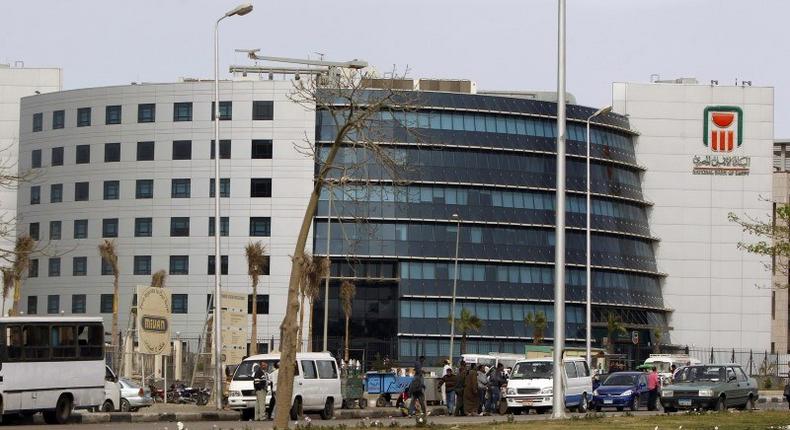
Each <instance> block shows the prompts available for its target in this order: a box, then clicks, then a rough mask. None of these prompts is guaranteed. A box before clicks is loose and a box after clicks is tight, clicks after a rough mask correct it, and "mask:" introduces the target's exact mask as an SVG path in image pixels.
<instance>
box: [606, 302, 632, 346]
mask: <svg viewBox="0 0 790 430" xmlns="http://www.w3.org/2000/svg"><path fill="white" fill-rule="evenodd" d="M626 333H628V331H627V330H626V329H625V326H624V325H623V323H622V321H620V317H619V316H617V315H616V314H614V313H613V312H609V313H607V314H606V335H607V336H608V337H609V344H608V345H607V349H608V350H609V353H610V354H614V336H615V335H616V334H626Z"/></svg>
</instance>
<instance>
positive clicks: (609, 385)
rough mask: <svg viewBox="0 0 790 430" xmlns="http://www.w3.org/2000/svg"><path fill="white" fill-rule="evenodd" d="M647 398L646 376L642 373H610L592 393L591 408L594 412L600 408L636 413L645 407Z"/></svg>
mask: <svg viewBox="0 0 790 430" xmlns="http://www.w3.org/2000/svg"><path fill="white" fill-rule="evenodd" d="M647 398H648V391H647V375H645V374H644V373H642V372H615V373H610V374H609V375H608V376H607V377H606V379H604V380H603V382H602V383H601V385H599V386H598V388H597V389H596V390H595V391H593V399H592V406H593V407H594V408H595V410H596V411H600V410H601V409H602V408H617V410H618V411H622V410H623V409H625V408H628V409H630V410H632V411H636V410H639V407H640V406H646V405H647Z"/></svg>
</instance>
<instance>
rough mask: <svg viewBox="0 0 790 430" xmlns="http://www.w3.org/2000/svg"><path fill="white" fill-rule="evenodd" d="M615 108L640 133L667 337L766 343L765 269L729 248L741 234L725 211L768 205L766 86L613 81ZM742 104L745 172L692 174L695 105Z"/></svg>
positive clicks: (700, 149) (750, 212)
mask: <svg viewBox="0 0 790 430" xmlns="http://www.w3.org/2000/svg"><path fill="white" fill-rule="evenodd" d="M613 104H614V110H615V111H616V112H618V113H622V114H626V115H629V117H630V121H631V127H632V128H633V129H634V130H635V131H637V132H638V133H640V135H639V137H638V139H637V144H636V154H637V161H638V162H639V163H640V164H642V165H644V166H645V167H646V168H647V171H646V172H645V173H644V177H643V180H642V186H643V190H644V194H645V198H646V199H647V200H649V201H652V202H653V203H655V206H654V207H653V208H652V209H651V210H650V211H649V213H650V225H651V229H652V232H653V235H655V236H657V237H658V238H660V239H661V241H660V242H659V243H658V244H657V245H656V257H657V262H658V269H659V271H661V272H664V273H666V274H667V277H666V279H665V280H664V282H663V294H664V299H665V305H666V306H667V307H668V308H671V309H672V310H673V311H674V312H672V314H671V318H670V325H671V326H672V328H673V330H672V332H671V337H672V339H671V341H672V343H674V344H688V345H694V346H698V347H705V348H707V347H711V346H713V347H723V348H755V349H758V350H764V349H769V348H770V333H771V310H770V306H771V289H770V287H771V274H770V272H768V271H766V270H765V268H764V266H763V261H761V260H760V259H758V258H756V257H754V256H752V255H748V254H746V253H745V252H743V251H740V250H739V249H737V247H736V245H737V243H738V242H739V241H741V240H749V238H748V237H746V236H745V235H744V234H743V233H742V232H741V229H740V228H739V227H738V226H737V225H735V224H733V223H731V222H729V221H728V220H727V214H728V213H729V212H734V213H737V214H739V215H746V216H753V217H766V216H770V212H771V202H770V197H771V187H772V179H771V172H772V145H773V137H774V135H773V88H758V87H719V86H716V87H712V86H709V85H683V84H658V83H651V84H637V83H615V84H613ZM711 105H734V106H738V107H740V108H742V109H743V114H744V128H743V145H742V146H741V147H739V148H736V149H735V150H734V152H733V153H732V154H735V155H747V156H750V157H751V167H750V173H749V175H748V176H707V175H693V174H692V159H693V157H694V155H713V154H714V153H713V152H711V150H710V149H709V148H708V147H705V146H704V145H703V109H704V108H705V107H706V106H711Z"/></svg>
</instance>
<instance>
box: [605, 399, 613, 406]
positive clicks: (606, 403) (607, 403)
mask: <svg viewBox="0 0 790 430" xmlns="http://www.w3.org/2000/svg"><path fill="white" fill-rule="evenodd" d="M612 403H613V400H612V399H603V404H604V405H611V404H612Z"/></svg>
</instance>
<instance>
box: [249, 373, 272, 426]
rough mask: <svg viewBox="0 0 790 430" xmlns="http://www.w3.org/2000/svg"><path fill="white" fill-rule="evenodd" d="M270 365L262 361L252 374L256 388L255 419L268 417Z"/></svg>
mask: <svg viewBox="0 0 790 430" xmlns="http://www.w3.org/2000/svg"><path fill="white" fill-rule="evenodd" d="M268 369H269V365H268V364H266V362H265V361H261V363H260V364H259V365H258V369H257V370H255V373H253V375H252V386H253V388H255V421H263V420H265V419H266V390H267V389H268V388H269V372H268Z"/></svg>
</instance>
